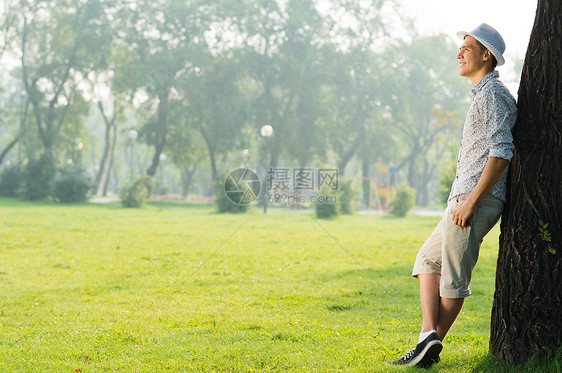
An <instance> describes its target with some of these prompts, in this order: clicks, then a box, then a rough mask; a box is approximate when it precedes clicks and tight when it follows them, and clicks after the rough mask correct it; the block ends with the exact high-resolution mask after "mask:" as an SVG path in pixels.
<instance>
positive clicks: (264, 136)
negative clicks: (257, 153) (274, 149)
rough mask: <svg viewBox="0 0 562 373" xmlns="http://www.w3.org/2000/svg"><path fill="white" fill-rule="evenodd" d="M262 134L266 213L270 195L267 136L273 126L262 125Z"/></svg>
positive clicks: (263, 193) (270, 133) (263, 191)
mask: <svg viewBox="0 0 562 373" xmlns="http://www.w3.org/2000/svg"><path fill="white" fill-rule="evenodd" d="M260 135H261V137H262V139H263V145H262V147H263V149H262V152H261V153H262V157H263V162H262V163H263V171H264V172H263V180H262V188H261V189H262V203H263V212H264V214H265V213H267V200H268V197H269V190H267V180H266V179H267V153H268V149H267V138H268V137H271V136H272V135H273V127H271V126H270V125H269V124H266V125H264V126H262V127H261V129H260Z"/></svg>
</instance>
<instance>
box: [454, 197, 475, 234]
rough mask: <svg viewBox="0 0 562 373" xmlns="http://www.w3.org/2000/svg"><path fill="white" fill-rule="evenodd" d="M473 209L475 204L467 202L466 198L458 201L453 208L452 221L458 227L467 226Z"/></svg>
mask: <svg viewBox="0 0 562 373" xmlns="http://www.w3.org/2000/svg"><path fill="white" fill-rule="evenodd" d="M475 210H476V205H473V204H471V203H470V202H467V200H462V201H459V202H458V204H457V207H456V208H455V209H454V210H453V219H452V220H453V223H455V224H456V225H458V226H459V227H464V228H466V227H468V226H469V225H470V219H471V218H472V215H474V211H475Z"/></svg>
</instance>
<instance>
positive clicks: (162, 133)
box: [146, 87, 170, 176]
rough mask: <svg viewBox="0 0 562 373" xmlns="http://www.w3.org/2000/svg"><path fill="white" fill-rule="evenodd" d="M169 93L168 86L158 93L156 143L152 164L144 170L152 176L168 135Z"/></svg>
mask: <svg viewBox="0 0 562 373" xmlns="http://www.w3.org/2000/svg"><path fill="white" fill-rule="evenodd" d="M169 94H170V90H169V88H167V87H166V89H165V90H164V91H163V92H162V93H161V94H160V95H158V98H159V103H158V127H157V128H158V131H157V133H156V137H157V138H156V144H155V146H154V155H153V156H152V164H151V165H150V167H149V168H148V169H147V170H146V174H147V175H149V176H154V175H155V174H156V170H157V169H158V164H159V163H160V154H162V151H163V150H164V145H166V137H167V136H168V97H169Z"/></svg>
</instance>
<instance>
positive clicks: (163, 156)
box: [158, 153, 166, 194]
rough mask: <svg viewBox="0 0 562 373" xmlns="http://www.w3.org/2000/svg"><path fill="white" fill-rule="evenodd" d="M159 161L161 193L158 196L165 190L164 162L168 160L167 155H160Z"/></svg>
mask: <svg viewBox="0 0 562 373" xmlns="http://www.w3.org/2000/svg"><path fill="white" fill-rule="evenodd" d="M158 159H159V160H160V165H159V167H158V168H159V169H160V191H159V193H158V194H161V193H160V192H161V191H162V190H163V189H164V161H165V160H166V154H164V153H160V155H159V156H158Z"/></svg>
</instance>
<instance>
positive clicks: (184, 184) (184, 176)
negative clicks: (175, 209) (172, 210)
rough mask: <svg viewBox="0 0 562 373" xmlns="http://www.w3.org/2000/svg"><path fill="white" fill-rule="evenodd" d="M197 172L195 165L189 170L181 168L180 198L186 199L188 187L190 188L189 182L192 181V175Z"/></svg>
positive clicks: (185, 167) (184, 167)
mask: <svg viewBox="0 0 562 373" xmlns="http://www.w3.org/2000/svg"><path fill="white" fill-rule="evenodd" d="M196 170H197V165H194V166H193V167H192V168H191V169H190V168H189V167H187V166H183V167H182V168H181V196H182V197H183V198H187V194H188V193H189V187H190V186H191V180H193V174H195V171H196Z"/></svg>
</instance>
